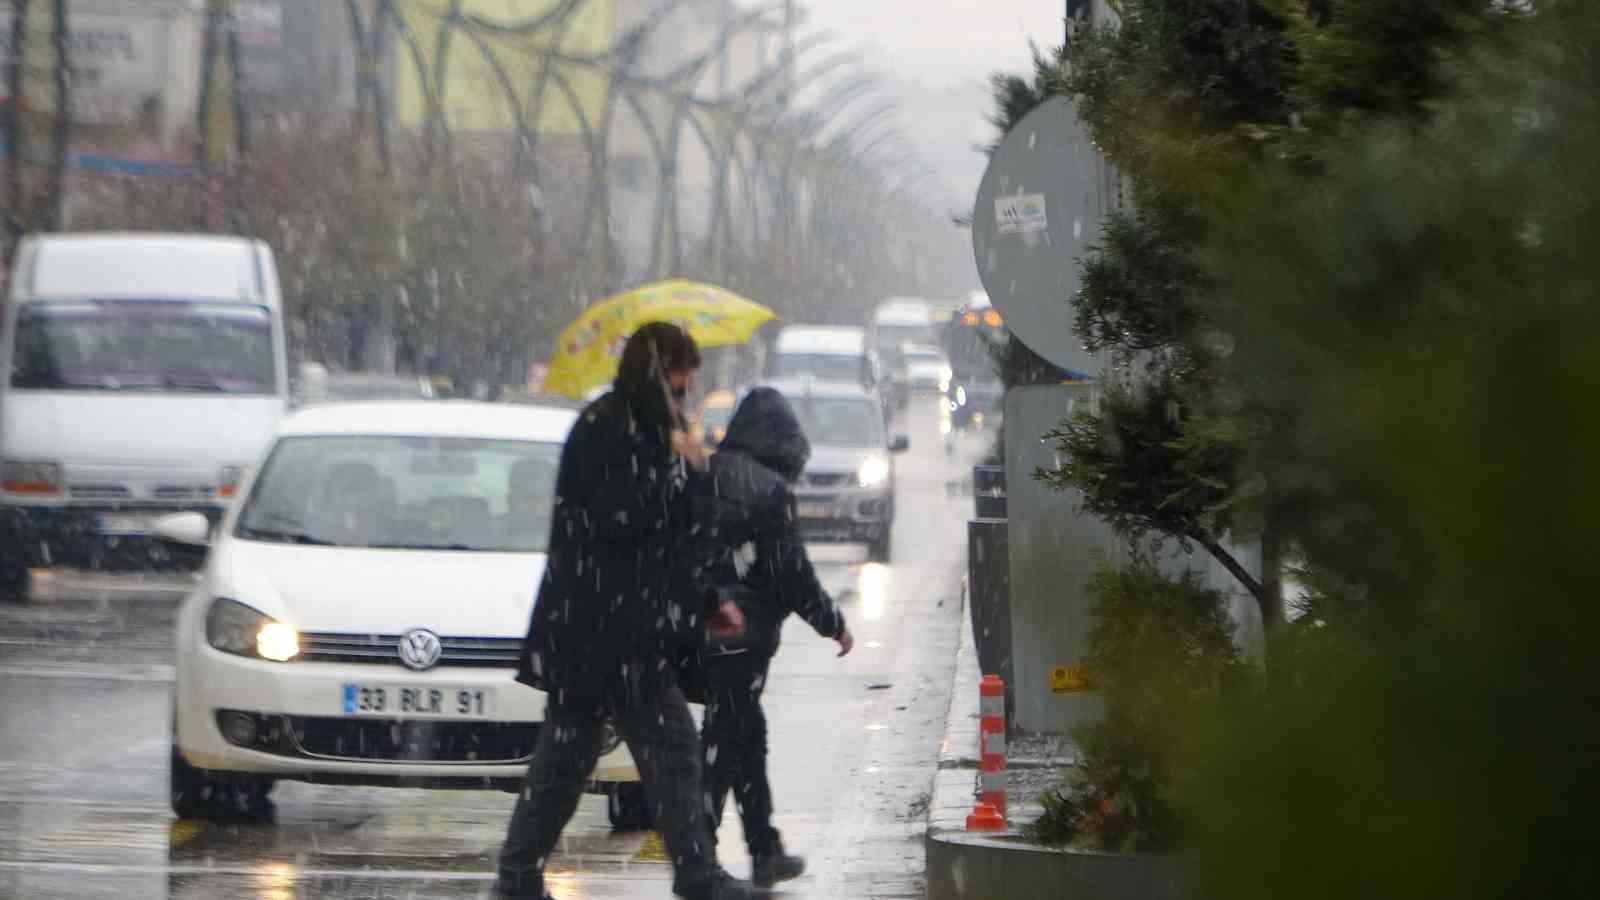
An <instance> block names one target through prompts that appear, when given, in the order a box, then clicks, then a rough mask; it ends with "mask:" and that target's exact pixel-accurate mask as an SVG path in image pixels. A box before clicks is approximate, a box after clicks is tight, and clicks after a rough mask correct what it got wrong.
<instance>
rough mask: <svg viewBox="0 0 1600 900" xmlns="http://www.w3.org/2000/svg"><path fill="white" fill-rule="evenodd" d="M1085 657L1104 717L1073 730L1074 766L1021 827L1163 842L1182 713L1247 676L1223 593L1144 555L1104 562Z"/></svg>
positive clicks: (1122, 847)
mask: <svg viewBox="0 0 1600 900" xmlns="http://www.w3.org/2000/svg"><path fill="white" fill-rule="evenodd" d="M1090 592H1091V595H1092V596H1093V597H1094V598H1095V603H1094V606H1093V608H1092V615H1093V616H1094V626H1093V628H1092V629H1091V630H1090V632H1089V656H1088V663H1089V667H1090V671H1091V673H1092V677H1093V679H1094V682H1095V685H1096V687H1098V688H1099V689H1100V690H1101V691H1102V692H1103V695H1104V697H1105V701H1106V708H1107V712H1106V716H1105V718H1104V719H1103V720H1102V721H1100V722H1096V723H1094V724H1092V725H1089V726H1086V727H1084V728H1082V729H1080V730H1079V731H1078V732H1077V734H1075V737H1076V739H1077V741H1078V745H1079V748H1080V751H1081V760H1080V764H1079V766H1078V767H1077V768H1076V769H1074V770H1073V772H1072V773H1071V774H1070V775H1069V777H1068V780H1067V784H1066V785H1065V786H1064V787H1063V788H1062V789H1060V790H1058V791H1053V792H1050V793H1048V794H1046V796H1045V798H1044V801H1043V802H1044V807H1045V812H1044V815H1043V816H1042V817H1040V818H1039V819H1038V820H1037V821H1036V822H1034V823H1033V824H1032V825H1030V826H1029V827H1028V828H1027V829H1026V830H1025V831H1024V837H1026V838H1027V839H1029V840H1031V841H1034V842H1036V843H1040V844H1045V845H1054V846H1061V845H1065V844H1069V843H1071V844H1077V845H1079V846H1085V847H1093V848H1095V849H1100V850H1114V851H1124V852H1128V851H1134V850H1166V849H1170V848H1171V847H1172V846H1173V845H1174V843H1175V842H1176V841H1177V838H1178V833H1179V817H1178V806H1177V803H1176V800H1175V798H1174V796H1173V784H1174V779H1175V776H1176V767H1177V766H1178V765H1180V764H1181V761H1182V758H1183V757H1182V752H1183V747H1184V733H1185V728H1186V724H1187V720H1188V716H1189V711H1190V710H1192V709H1194V708H1195V706H1196V703H1197V701H1199V700H1201V699H1202V698H1211V697H1215V696H1216V695H1218V694H1219V693H1220V692H1221V691H1223V690H1224V689H1225V688H1227V687H1228V686H1229V685H1230V684H1233V683H1235V682H1237V681H1238V680H1239V679H1240V678H1241V677H1242V676H1243V666H1242V663H1241V662H1240V658H1239V652H1238V649H1237V648H1236V647H1235V646H1234V643H1233V625H1232V623H1231V622H1230V621H1229V619H1228V615H1227V610H1226V604H1225V601H1224V598H1223V596H1222V594H1220V593H1219V592H1217V591H1213V590H1208V589H1206V588H1205V587H1203V586H1202V585H1201V582H1200V579H1199V577H1198V576H1197V575H1194V574H1191V573H1186V574H1184V575H1182V576H1181V577H1178V578H1170V577H1168V576H1166V575H1164V574H1163V573H1162V572H1161V571H1160V569H1158V568H1157V566H1156V564H1155V563H1154V562H1153V561H1152V560H1151V559H1150V558H1149V557H1148V556H1145V555H1143V554H1135V555H1134V557H1133V558H1132V559H1131V560H1130V561H1129V562H1128V563H1127V564H1126V565H1124V566H1122V567H1121V568H1114V567H1112V566H1110V565H1102V566H1101V568H1100V571H1099V572H1098V573H1097V574H1096V576H1095V578H1094V580H1093V581H1092V582H1091V584H1090Z"/></svg>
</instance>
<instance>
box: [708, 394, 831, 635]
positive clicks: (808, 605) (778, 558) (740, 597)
mask: <svg viewBox="0 0 1600 900" xmlns="http://www.w3.org/2000/svg"><path fill="white" fill-rule="evenodd" d="M810 456H811V445H810V444H809V443H808V442H807V441H806V436H805V433H804V432H803V431H802V430H801V428H800V421H799V420H798V419H797V418H795V414H794V410H793V409H791V408H790V406H789V402H788V401H787V400H785V399H784V398H783V395H782V394H780V393H778V392H777V391H775V390H773V389H771V388H756V389H754V390H752V391H751V392H750V393H749V394H748V395H747V396H746V397H745V398H744V400H743V402H741V403H740V404H739V408H738V409H737V410H736V411H735V412H734V414H733V420H732V421H730V422H729V423H728V433H727V435H726V437H724V438H723V439H722V443H721V444H720V445H719V446H718V448H717V453H716V455H714V456H713V457H711V463H710V467H709V477H708V478H705V479H702V480H701V482H700V483H699V485H698V486H697V488H696V491H695V517H696V547H697V555H698V556H699V557H700V560H699V567H700V568H701V570H702V571H701V573H700V574H701V577H702V578H703V579H704V582H705V583H706V584H708V585H711V586H714V587H715V588H716V589H718V590H720V591H722V592H723V593H726V594H729V595H731V596H733V597H735V598H736V599H737V601H738V603H739V606H740V607H741V608H742V609H743V610H744V613H745V619H746V622H745V636H744V638H743V640H741V641H740V642H739V643H738V644H737V646H740V647H748V648H749V649H751V650H753V651H756V652H762V653H768V654H771V653H776V652H777V650H778V638H779V634H780V632H781V630H782V627H783V620H784V619H785V618H787V617H788V615H789V614H790V613H795V614H798V615H799V616H800V617H801V618H802V619H804V620H805V621H806V622H807V623H808V624H810V625H811V627H812V628H814V629H816V631H817V633H818V634H820V635H822V636H823V637H826V638H837V637H838V636H839V635H841V634H843V633H844V630H845V622H844V615H843V614H842V613H840V612H839V610H838V608H837V607H836V606H835V605H834V603H833V598H831V597H829V596H828V592H827V591H826V590H824V589H823V587H822V584H821V582H819V581H818V580H817V573H816V570H815V569H813V568H812V566H811V559H810V557H809V556H807V555H806V547H805V543H804V541H802V539H801V537H800V532H799V529H798V528H797V527H796V525H795V497H794V490H793V489H792V488H791V487H790V484H791V483H792V482H794V481H795V480H796V479H798V478H799V477H800V472H801V470H803V469H804V468H805V465H806V460H807V458H809V457H810ZM713 652H714V651H713Z"/></svg>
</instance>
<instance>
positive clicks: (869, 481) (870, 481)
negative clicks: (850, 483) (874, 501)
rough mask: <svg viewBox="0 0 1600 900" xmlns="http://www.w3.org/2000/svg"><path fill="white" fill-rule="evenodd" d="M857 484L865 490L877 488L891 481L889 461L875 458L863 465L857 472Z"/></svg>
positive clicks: (878, 457) (879, 457)
mask: <svg viewBox="0 0 1600 900" xmlns="http://www.w3.org/2000/svg"><path fill="white" fill-rule="evenodd" d="M856 480H857V482H858V483H859V484H860V485H861V486H862V487H864V488H870V487H877V486H878V485H880V484H883V483H884V482H885V481H888V480H889V461H888V460H886V459H884V458H883V457H881V456H874V457H872V458H871V459H869V460H867V461H866V462H864V463H862V464H861V468H860V470H859V471H857V472H856Z"/></svg>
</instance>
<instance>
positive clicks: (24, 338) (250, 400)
mask: <svg viewBox="0 0 1600 900" xmlns="http://www.w3.org/2000/svg"><path fill="white" fill-rule="evenodd" d="M12 275H13V276H14V277H12V278H11V280H10V284H11V292H10V295H9V297H8V299H7V302H6V303H4V304H0V373H3V374H0V518H6V519H9V520H11V521H13V522H14V523H15V527H16V528H18V529H19V530H20V531H21V537H22V541H21V542H20V543H18V544H17V545H16V546H15V547H10V548H6V550H13V551H15V550H18V549H20V548H21V547H27V548H29V555H30V556H31V557H33V558H31V559H27V560H22V554H20V553H5V552H0V557H4V559H0V565H3V566H5V567H7V568H11V569H15V567H16V566H17V565H18V564H19V562H24V561H25V562H27V563H29V564H41V563H44V562H46V561H49V562H55V563H66V564H68V565H89V566H92V567H98V565H99V564H100V562H101V560H102V557H103V556H104V555H106V554H109V553H111V552H112V551H113V550H115V551H116V553H117V554H118V555H119V556H122V557H125V558H126V559H127V560H129V561H131V562H134V563H135V564H140V565H142V564H144V563H146V562H150V563H155V562H161V561H162V560H161V559H160V558H159V557H160V554H159V553H158V552H155V551H159V550H160V549H161V546H160V544H159V543H157V542H156V541H155V540H154V538H153V532H154V521H155V519H156V518H157V517H159V516H161V515H163V514H166V513H170V512H175V511H194V512H199V513H203V514H205V515H206V516H208V517H210V518H211V519H212V520H213V521H215V520H217V519H219V518H220V517H221V515H222V510H223V508H224V506H225V505H227V504H228V503H229V502H230V501H231V500H232V498H233V496H234V493H235V491H236V490H237V488H238V486H239V481H240V478H241V476H242V474H243V472H244V469H245V467H246V466H248V465H249V464H250V463H251V462H253V461H254V460H255V459H256V457H257V455H258V454H259V453H260V452H261V449H262V447H264V446H265V445H266V443H267V441H268V439H270V438H271V436H272V433H273V430H274V429H275V428H277V426H278V423H279V421H280V420H281V419H282V418H283V417H284V415H285V414H286V413H287V412H288V406H289V377H288V363H287V359H286V353H285V332H284V323H283V307H282V302H281V300H280V297H279V289H278V275H277V266H276V264H275V262H274V260H273V254H272V250H271V249H270V248H268V247H267V245H266V244H264V243H262V242H260V241H255V240H248V239H244V238H225V237H211V236H198V235H183V234H115V233H107V234H54V235H40V236H33V237H29V238H27V239H25V240H23V241H22V243H21V244H20V246H19V247H18V250H17V256H16V264H15V266H14V268H13V270H12ZM41 547H43V548H45V549H44V550H41V549H40V548H41ZM136 550H137V551H138V552H135V551H136ZM18 577H19V576H17V575H16V573H15V572H12V573H11V575H10V577H6V578H0V580H4V581H6V582H7V583H10V582H12V581H15V580H16V579H17V578H18Z"/></svg>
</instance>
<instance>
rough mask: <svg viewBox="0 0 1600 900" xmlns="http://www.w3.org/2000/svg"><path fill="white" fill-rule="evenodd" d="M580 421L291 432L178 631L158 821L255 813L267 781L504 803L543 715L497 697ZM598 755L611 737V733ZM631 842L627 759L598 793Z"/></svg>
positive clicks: (434, 418) (600, 779)
mask: <svg viewBox="0 0 1600 900" xmlns="http://www.w3.org/2000/svg"><path fill="white" fill-rule="evenodd" d="M575 417H576V413H574V412H573V411H571V410H562V409H554V408H541V407H528V406H511V405H490V404H483V403H471V402H454V401H451V402H425V401H419V402H400V403H373V404H359V405H330V406H318V407H313V408H310V409H307V410H304V411H302V412H299V413H296V414H295V415H293V416H291V417H290V418H289V419H288V420H287V421H286V422H285V423H284V426H283V428H282V429H281V430H280V432H279V434H278V435H277V437H276V438H275V439H274V440H273V442H272V444H271V446H270V447H269V449H268V451H267V454H266V456H265V458H264V461H263V462H262V463H261V464H260V465H259V466H258V467H257V471H256V472H255V473H253V474H252V475H251V476H250V477H249V478H248V479H247V480H246V483H245V485H244V489H243V491H242V493H241V496H242V497H243V499H242V500H241V501H240V502H239V503H237V504H236V505H235V506H234V507H233V508H232V509H230V510H229V511H228V513H227V515H226V516H225V517H224V519H223V521H222V523H221V525H220V527H219V528H218V529H217V530H216V532H215V534H214V535H213V534H211V533H209V529H208V526H207V523H206V520H205V518H204V517H203V516H200V515H198V514H182V515H174V516H169V517H167V518H165V519H163V520H161V521H160V523H159V525H158V528H159V531H160V533H161V534H162V535H163V537H165V538H167V539H169V540H175V541H183V542H187V543H206V542H209V544H210V552H209V556H208V559H207V562H206V567H205V573H204V577H203V579H202V581H201V583H200V586H199V587H198V588H197V589H196V590H195V592H194V593H193V594H192V595H191V596H190V597H189V598H188V600H187V601H186V602H185V603H184V606H183V608H182V610H181V611H180V613H179V616H178V635H177V689H176V698H175V699H176V708H175V711H174V716H173V734H172V806H173V810H174V811H175V812H176V813H178V814H179V815H180V816H206V815H213V814H221V813H227V814H237V813H240V812H251V811H262V810H266V809H270V805H269V804H268V801H267V795H268V792H269V791H270V790H271V788H272V784H273V782H274V781H276V780H278V779H295V780H301V781H310V782H320V783H331V784H364V785H396V786H408V787H465V788H483V787H499V788H502V789H508V790H517V789H519V787H520V784H521V780H522V778H523V776H524V774H525V772H526V769H527V765H528V760H529V757H530V755H531V754H532V751H533V745H534V739H535V736H536V735H537V733H538V729H539V722H540V720H541V718H542V717H543V713H544V706H545V697H544V694H543V693H541V692H539V691H536V690H533V689H531V688H528V687H525V686H523V685H520V684H518V683H516V682H515V681H513V676H514V674H515V671H514V670H515V667H516V664H517V659H518V654H519V653H520V652H521V646H522V637H523V634H524V633H525V632H526V630H527V626H528V620H529V617H530V615H531V612H532V608H533V601H534V595H535V593H536V590H537V586H538V583H539V579H540V577H541V576H542V575H543V571H544V565H545V551H546V544H547V541H548V539H549V529H550V514H551V505H552V503H553V498H554V492H555V482H556V469H557V464H558V461H559V458H560V454H561V445H562V442H563V441H564V440H565V439H566V436H567V432H568V430H569V429H570V428H571V427H572V423H573V420H574V418H575ZM612 734H613V735H614V732H613V733H612ZM593 777H594V785H593V787H595V788H596V789H600V790H604V791H605V792H606V793H608V794H610V795H611V796H612V798H613V800H612V809H611V811H612V819H613V822H615V823H616V824H618V825H638V824H642V823H641V821H640V817H641V816H642V815H643V808H644V804H643V798H642V792H641V791H639V790H638V788H639V785H638V783H637V782H638V773H637V771H636V769H635V768H634V765H633V760H632V758H631V757H630V756H629V755H628V752H627V749H626V748H625V747H623V746H620V744H619V742H617V741H616V740H615V738H614V736H612V737H608V740H607V745H606V752H605V754H604V755H603V757H602V758H601V760H600V763H599V766H598V768H597V769H596V771H595V774H594V776H593Z"/></svg>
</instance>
